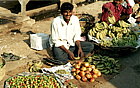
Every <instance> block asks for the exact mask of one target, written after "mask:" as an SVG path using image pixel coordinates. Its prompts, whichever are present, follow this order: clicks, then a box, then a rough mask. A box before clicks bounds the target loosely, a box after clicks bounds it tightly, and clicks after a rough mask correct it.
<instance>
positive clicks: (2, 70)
mask: <svg viewBox="0 0 140 88" xmlns="http://www.w3.org/2000/svg"><path fill="white" fill-rule="evenodd" d="M0 60H2V62H3V64H4V66H3V67H2V68H0V81H1V80H2V79H3V77H4V76H5V68H6V62H5V60H4V59H3V58H0Z"/></svg>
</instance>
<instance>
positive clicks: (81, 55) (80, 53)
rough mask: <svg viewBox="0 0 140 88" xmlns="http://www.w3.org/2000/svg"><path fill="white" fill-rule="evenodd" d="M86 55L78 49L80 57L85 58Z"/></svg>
mask: <svg viewBox="0 0 140 88" xmlns="http://www.w3.org/2000/svg"><path fill="white" fill-rule="evenodd" d="M84 56H85V55H84V53H83V51H82V49H81V48H79V49H78V57H80V58H83V57H84Z"/></svg>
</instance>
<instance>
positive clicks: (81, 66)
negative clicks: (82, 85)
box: [72, 61, 101, 82]
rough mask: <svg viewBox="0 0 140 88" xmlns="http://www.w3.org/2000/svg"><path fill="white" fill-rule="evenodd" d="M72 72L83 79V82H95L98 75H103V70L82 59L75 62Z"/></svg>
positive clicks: (79, 78) (77, 77)
mask: <svg viewBox="0 0 140 88" xmlns="http://www.w3.org/2000/svg"><path fill="white" fill-rule="evenodd" d="M72 74H73V76H74V77H75V78H76V79H77V80H82V81H83V82H87V81H90V82H94V81H95V79H96V78H97V77H100V76H101V72H100V71H99V70H98V69H96V68H95V66H94V65H90V64H89V62H80V61H79V62H75V63H74V64H73V68H72Z"/></svg>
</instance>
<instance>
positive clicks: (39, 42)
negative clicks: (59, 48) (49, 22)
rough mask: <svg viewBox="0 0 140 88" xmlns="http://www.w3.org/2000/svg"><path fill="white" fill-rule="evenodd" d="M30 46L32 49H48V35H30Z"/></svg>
mask: <svg viewBox="0 0 140 88" xmlns="http://www.w3.org/2000/svg"><path fill="white" fill-rule="evenodd" d="M30 46H31V48H32V49H36V50H43V49H46V48H48V47H49V35H48V34H45V33H36V34H30Z"/></svg>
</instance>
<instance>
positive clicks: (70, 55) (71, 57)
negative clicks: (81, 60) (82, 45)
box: [67, 51, 75, 60]
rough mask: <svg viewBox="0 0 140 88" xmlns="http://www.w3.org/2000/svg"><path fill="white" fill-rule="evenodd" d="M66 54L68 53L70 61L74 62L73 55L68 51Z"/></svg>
mask: <svg viewBox="0 0 140 88" xmlns="http://www.w3.org/2000/svg"><path fill="white" fill-rule="evenodd" d="M67 53H68V55H69V57H70V59H72V60H75V57H74V54H73V53H72V52H71V51H68V52H67Z"/></svg>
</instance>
